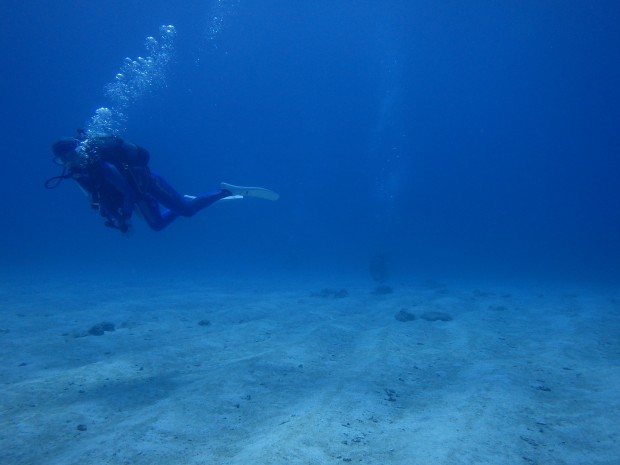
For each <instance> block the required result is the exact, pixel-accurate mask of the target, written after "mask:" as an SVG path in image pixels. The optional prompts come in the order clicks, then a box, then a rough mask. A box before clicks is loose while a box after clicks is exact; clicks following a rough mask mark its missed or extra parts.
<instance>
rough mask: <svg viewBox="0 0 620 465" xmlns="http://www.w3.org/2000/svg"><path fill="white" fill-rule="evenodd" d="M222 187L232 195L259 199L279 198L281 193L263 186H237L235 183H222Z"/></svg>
mask: <svg viewBox="0 0 620 465" xmlns="http://www.w3.org/2000/svg"><path fill="white" fill-rule="evenodd" d="M220 187H221V188H222V189H224V190H227V191H228V192H230V193H231V195H232V196H241V197H255V198H257V199H265V200H278V199H279V198H280V195H279V194H278V193H277V192H274V191H271V190H269V189H265V188H263V187H246V186H235V185H233V184H228V183H225V182H223V183H221V184H220Z"/></svg>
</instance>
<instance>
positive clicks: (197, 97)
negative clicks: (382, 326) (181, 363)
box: [0, 0, 620, 283]
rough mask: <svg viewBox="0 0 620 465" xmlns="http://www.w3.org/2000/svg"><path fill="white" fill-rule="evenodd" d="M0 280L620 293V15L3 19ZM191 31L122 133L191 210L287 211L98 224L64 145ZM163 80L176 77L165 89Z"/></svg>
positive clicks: (380, 6)
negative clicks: (212, 193)
mask: <svg viewBox="0 0 620 465" xmlns="http://www.w3.org/2000/svg"><path fill="white" fill-rule="evenodd" d="M2 10H3V12H2V13H3V14H2V15H0V25H1V27H0V38H1V39H0V40H1V41H2V45H1V48H0V53H1V62H2V66H3V72H2V73H1V74H0V80H1V83H2V86H1V89H2V110H1V111H2V126H1V127H2V135H3V148H2V154H1V155H0V156H1V157H2V161H3V164H2V166H3V169H2V174H1V178H2V182H1V183H0V195H1V196H2V199H3V201H2V207H1V208H2V228H0V260H1V262H2V264H3V270H4V272H5V274H11V275H18V274H19V273H24V275H25V276H34V277H36V279H45V277H46V276H49V277H52V276H58V275H62V274H65V273H66V274H67V275H75V274H77V275H78V276H82V277H87V276H89V273H92V274H93V275H95V274H99V273H104V274H109V275H114V276H122V275H124V274H127V276H129V277H131V276H135V277H138V276H146V275H155V276H157V275H162V276H183V275H184V274H192V275H196V274H200V275H201V276H209V274H213V275H214V276H215V275H218V274H219V275H221V276H227V275H234V276H237V275H239V276H241V275H244V276H250V277H251V276H257V275H259V274H260V275H261V276H262V277H270V278H272V279H274V282H276V281H275V280H281V279H288V278H291V277H295V278H301V279H303V278H304V276H306V275H307V276H310V275H315V274H324V275H325V276H334V277H337V276H339V275H359V276H361V277H363V278H364V279H368V280H370V279H371V277H370V275H369V274H368V264H369V262H370V260H371V259H372V257H373V256H376V254H377V253H381V254H385V256H388V257H390V263H391V265H390V266H391V270H392V273H393V275H394V276H395V277H406V276H413V277H419V278H420V279H427V278H433V277H439V278H456V279H495V278H507V279H521V278H527V279H532V278H533V279H534V280H541V281H555V280H558V281H573V280H577V281H588V282H603V283H610V282H615V281H617V279H618V277H619V276H618V275H619V271H620V208H619V200H620V182H619V181H618V177H619V174H620V156H619V155H620V87H619V85H618V84H619V83H620V60H618V57H619V56H620V28H618V24H620V4H619V3H618V2H615V1H605V0H601V1H596V2H586V1H545V2H531V1H526V2H523V1H506V2H496V1H486V0H485V1H476V2H461V1H447V0H446V1H433V2H418V1H404V0H403V1H400V0H387V1H356V2H337V1H336V2H335V1H324V0H316V1H311V2H300V1H282V0H280V1H273V0H261V1H252V0H228V1H227V0H220V1H216V0H208V1H207V0H204V1H184V2H170V1H149V2H145V1H135V0H123V1H120V0H111V1H110V0H108V1H105V2H103V1H89V2H77V1H67V0H55V1H41V0H34V1H30V2H22V1H16V0H5V1H4V2H3V6H2ZM168 24H170V25H174V28H175V31H176V35H175V37H174V41H173V43H172V46H171V49H170V51H169V52H170V60H169V61H168V62H167V63H166V64H164V65H162V68H161V69H160V70H158V71H157V72H158V73H160V75H159V77H161V78H162V79H165V84H162V83H161V82H160V85H157V83H154V85H153V86H152V87H151V88H150V89H146V90H145V92H143V93H141V94H140V95H138V96H137V97H136V98H135V99H134V100H132V101H131V103H130V104H128V105H127V107H126V108H125V110H126V116H127V119H126V121H124V127H123V129H122V130H121V131H120V132H121V135H122V136H123V137H125V138H126V139H127V140H129V141H132V142H134V143H136V144H139V145H142V146H144V147H145V148H147V149H148V150H149V151H150V153H151V167H152V169H153V170H154V171H156V172H157V173H159V174H161V175H163V176H164V177H165V178H166V179H167V180H168V181H169V182H170V183H171V184H172V185H173V186H175V187H176V188H177V189H178V190H179V191H181V192H182V193H188V194H196V193H198V192H201V191H206V190H210V189H212V188H215V187H217V186H218V185H219V182H221V181H226V182H230V183H233V184H241V185H258V186H264V187H268V188H270V189H273V190H275V191H277V192H279V193H280V195H281V198H280V200H279V201H278V202H275V203H272V202H261V201H253V200H251V199H247V200H244V201H242V202H236V203H234V204H227V205H214V206H213V207H210V208H208V209H206V210H205V211H203V212H201V213H199V214H198V215H196V216H195V217H193V218H191V219H185V218H181V219H179V220H178V221H176V222H175V223H174V224H172V225H171V226H170V227H169V228H167V229H166V230H164V231H162V232H159V233H154V232H152V231H150V230H149V229H148V227H147V226H146V224H145V223H144V222H142V221H141V220H140V219H139V218H134V220H133V223H134V226H135V227H134V229H135V230H134V232H133V234H132V235H131V237H128V238H127V237H123V236H122V235H121V234H120V233H118V232H117V231H114V230H111V229H107V228H105V227H104V226H103V220H102V218H101V217H99V215H98V214H97V213H96V212H94V211H91V210H90V208H89V205H88V202H87V200H86V199H85V197H84V196H83V195H82V193H81V192H80V191H79V189H78V188H77V187H76V186H75V185H74V184H75V183H73V182H71V181H65V182H63V183H62V184H61V185H60V186H59V187H58V188H57V189H55V190H46V189H44V187H43V183H44V181H45V180H46V179H47V178H49V177H51V176H55V175H57V174H59V172H58V171H59V168H58V167H57V166H55V165H53V164H52V163H51V150H50V146H51V143H52V142H53V141H54V140H56V139H57V138H59V137H62V136H71V135H74V134H75V130H76V129H77V128H87V126H88V124H89V121H90V119H91V118H92V116H93V115H94V114H95V111H96V110H97V109H98V108H100V107H106V106H109V105H110V100H109V95H107V94H106V91H105V89H106V86H109V85H110V83H114V82H115V75H116V74H117V73H119V72H120V70H121V68H122V66H123V63H124V59H125V58H126V57H129V58H130V59H131V60H135V59H136V58H137V57H139V56H144V55H145V54H146V53H147V52H146V50H145V45H144V43H145V38H146V37H149V36H153V37H155V38H158V37H159V34H160V33H159V28H160V26H162V25H168ZM162 82H163V81H162Z"/></svg>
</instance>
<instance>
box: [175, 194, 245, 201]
mask: <svg viewBox="0 0 620 465" xmlns="http://www.w3.org/2000/svg"><path fill="white" fill-rule="evenodd" d="M183 197H185V198H186V199H190V200H194V199H195V198H196V196H195V195H189V194H185V195H184V196H183ZM242 198H243V196H242V195H229V196H228V197H223V198H221V199H220V200H240V199H242Z"/></svg>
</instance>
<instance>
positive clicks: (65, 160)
mask: <svg viewBox="0 0 620 465" xmlns="http://www.w3.org/2000/svg"><path fill="white" fill-rule="evenodd" d="M79 145H80V141H79V140H78V139H75V138H74V137H63V138H62V139H60V140H57V141H56V142H54V143H53V144H52V152H54V163H56V164H57V165H62V166H66V167H68V168H70V167H72V166H75V165H77V164H78V163H79V158H80V156H79V154H78V152H77V148H78V146H79Z"/></svg>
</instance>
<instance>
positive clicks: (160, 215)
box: [137, 195, 179, 231]
mask: <svg viewBox="0 0 620 465" xmlns="http://www.w3.org/2000/svg"><path fill="white" fill-rule="evenodd" d="M137 205H138V209H139V210H140V213H142V216H143V217H144V219H145V221H146V222H147V223H148V225H149V226H150V227H151V229H153V230H154V231H161V230H162V229H164V228H165V227H166V226H168V225H169V224H170V223H172V222H173V221H174V220H176V219H177V218H178V217H179V214H178V213H175V212H173V211H172V210H163V211H162V210H160V208H159V204H158V203H157V201H156V200H155V199H154V198H152V197H151V196H149V195H145V196H143V197H142V198H141V199H140V200H139V201H138V202H137Z"/></svg>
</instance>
